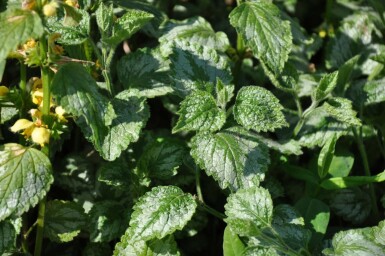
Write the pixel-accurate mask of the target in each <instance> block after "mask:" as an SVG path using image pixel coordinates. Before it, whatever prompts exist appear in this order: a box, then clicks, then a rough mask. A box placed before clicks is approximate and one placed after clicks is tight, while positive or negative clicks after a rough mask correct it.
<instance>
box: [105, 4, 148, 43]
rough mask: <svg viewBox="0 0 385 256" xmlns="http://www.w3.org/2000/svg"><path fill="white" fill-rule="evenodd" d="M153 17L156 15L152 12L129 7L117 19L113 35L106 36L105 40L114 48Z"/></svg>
mask: <svg viewBox="0 0 385 256" xmlns="http://www.w3.org/2000/svg"><path fill="white" fill-rule="evenodd" d="M153 18H154V16H153V15H152V14H150V13H147V12H144V11H139V10H130V9H128V10H127V11H126V13H125V14H124V15H123V16H122V17H120V18H118V19H117V20H116V21H115V23H114V25H113V28H112V36H111V37H108V38H104V39H103V42H104V43H106V44H108V45H110V46H111V47H113V48H114V47H116V46H117V45H118V44H119V43H121V42H122V41H123V40H125V39H128V38H130V37H131V36H132V35H133V34H135V33H136V32H137V31H138V30H139V29H141V28H142V27H143V26H144V25H146V23H147V22H149V21H150V20H151V19H153Z"/></svg>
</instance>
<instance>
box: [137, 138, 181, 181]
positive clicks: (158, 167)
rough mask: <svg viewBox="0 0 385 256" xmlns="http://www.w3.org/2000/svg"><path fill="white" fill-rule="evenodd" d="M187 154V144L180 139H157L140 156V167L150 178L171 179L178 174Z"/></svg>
mask: <svg viewBox="0 0 385 256" xmlns="http://www.w3.org/2000/svg"><path fill="white" fill-rule="evenodd" d="M187 154H188V151H187V148H186V146H185V145H184V144H183V143H181V142H180V141H177V140H173V139H167V138H165V139H161V140H156V141H154V142H153V143H151V145H150V146H149V147H148V148H147V149H146V150H145V152H144V153H143V154H142V155H141V156H140V158H139V160H138V168H139V170H140V172H142V173H146V174H148V175H149V177H150V178H157V179H169V178H171V177H173V176H175V175H176V174H177V170H178V168H179V166H180V165H182V163H183V160H184V159H185V157H186V156H187Z"/></svg>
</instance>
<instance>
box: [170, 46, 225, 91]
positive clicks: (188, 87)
mask: <svg viewBox="0 0 385 256" xmlns="http://www.w3.org/2000/svg"><path fill="white" fill-rule="evenodd" d="M172 52H173V53H172V54H171V55H170V60H171V66H170V69H171V76H172V78H173V85H172V86H173V89H174V90H175V93H176V94H177V95H179V96H180V97H182V98H183V97H185V96H187V95H188V94H189V93H191V92H192V91H196V90H202V91H209V90H208V89H209V88H208V84H215V83H216V81H217V79H220V80H221V81H222V83H223V84H225V85H227V84H230V83H231V81H232V77H231V72H230V67H229V63H228V59H227V58H226V57H224V56H223V55H219V54H218V53H217V52H216V51H215V50H214V49H210V48H208V47H206V46H202V45H198V44H190V43H189V42H188V41H180V40H177V41H175V43H174V47H173V51H172Z"/></svg>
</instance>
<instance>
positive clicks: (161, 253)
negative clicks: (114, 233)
mask: <svg viewBox="0 0 385 256" xmlns="http://www.w3.org/2000/svg"><path fill="white" fill-rule="evenodd" d="M121 255H125V256H179V255H180V253H179V251H178V248H177V244H176V242H175V240H174V237H173V236H167V237H165V238H163V239H161V240H158V239H153V240H150V241H147V242H146V241H144V240H133V239H132V234H130V233H126V234H125V235H124V236H122V238H121V240H120V242H119V243H117V244H116V246H115V250H114V256H121Z"/></svg>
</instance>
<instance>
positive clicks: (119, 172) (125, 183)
mask: <svg viewBox="0 0 385 256" xmlns="http://www.w3.org/2000/svg"><path fill="white" fill-rule="evenodd" d="M131 173H132V170H130V169H129V167H128V164H127V162H126V161H125V160H124V159H123V157H120V158H118V159H116V160H115V161H113V162H106V163H103V164H102V166H101V167H100V169H99V177H98V180H99V181H101V182H104V183H106V184H108V185H110V186H115V187H118V188H121V189H126V188H127V187H129V185H130V183H131V179H130V178H131V177H130V174H131Z"/></svg>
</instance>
